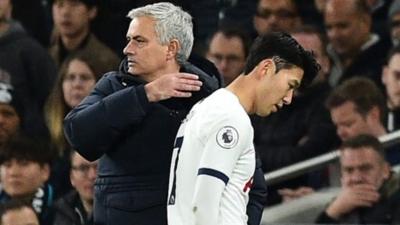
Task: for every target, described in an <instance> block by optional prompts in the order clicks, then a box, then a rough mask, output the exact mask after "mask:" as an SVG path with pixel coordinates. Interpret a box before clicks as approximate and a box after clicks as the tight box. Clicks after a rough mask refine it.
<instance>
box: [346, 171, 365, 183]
mask: <svg viewBox="0 0 400 225" xmlns="http://www.w3.org/2000/svg"><path fill="white" fill-rule="evenodd" d="M349 176H350V184H362V183H364V182H363V181H364V179H363V176H362V174H361V173H360V171H359V170H357V169H356V170H354V171H353V172H352V173H351V174H350V175H349Z"/></svg>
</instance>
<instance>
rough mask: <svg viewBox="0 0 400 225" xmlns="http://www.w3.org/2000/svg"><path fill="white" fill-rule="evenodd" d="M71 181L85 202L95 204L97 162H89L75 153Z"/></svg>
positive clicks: (72, 160) (72, 161)
mask: <svg viewBox="0 0 400 225" xmlns="http://www.w3.org/2000/svg"><path fill="white" fill-rule="evenodd" d="M71 166H72V169H71V173H70V179H71V184H72V186H73V187H74V188H75V189H76V190H77V191H78V193H79V196H80V197H81V199H82V200H83V201H86V202H93V192H94V181H95V179H96V176H97V162H89V161H87V160H86V159H84V158H83V157H82V156H80V155H79V154H78V153H74V155H73V156H72V159H71Z"/></svg>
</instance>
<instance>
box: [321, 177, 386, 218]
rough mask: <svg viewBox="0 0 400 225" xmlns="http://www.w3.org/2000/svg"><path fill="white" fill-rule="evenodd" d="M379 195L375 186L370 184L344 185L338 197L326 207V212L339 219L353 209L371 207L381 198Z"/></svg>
mask: <svg viewBox="0 0 400 225" xmlns="http://www.w3.org/2000/svg"><path fill="white" fill-rule="evenodd" d="M379 197H380V195H379V193H378V191H377V190H376V188H375V186H373V185H370V184H358V185H355V186H352V187H343V189H342V191H341V192H340V193H339V195H338V196H337V197H336V199H335V200H334V201H333V202H332V203H331V204H330V205H329V207H328V208H327V209H326V213H327V214H328V215H329V216H330V217H332V218H334V219H339V218H340V217H341V216H343V215H344V214H347V213H349V212H351V211H352V210H353V209H356V208H359V207H371V206H372V205H373V204H374V203H376V202H377V201H378V200H379Z"/></svg>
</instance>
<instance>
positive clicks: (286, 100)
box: [283, 89, 294, 105]
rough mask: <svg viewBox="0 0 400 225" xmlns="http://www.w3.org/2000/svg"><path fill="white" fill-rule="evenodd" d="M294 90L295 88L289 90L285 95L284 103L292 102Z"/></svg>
mask: <svg viewBox="0 0 400 225" xmlns="http://www.w3.org/2000/svg"><path fill="white" fill-rule="evenodd" d="M293 92H294V90H293V89H291V90H289V91H288V93H287V94H286V95H285V97H283V104H285V105H289V104H290V103H292V98H293Z"/></svg>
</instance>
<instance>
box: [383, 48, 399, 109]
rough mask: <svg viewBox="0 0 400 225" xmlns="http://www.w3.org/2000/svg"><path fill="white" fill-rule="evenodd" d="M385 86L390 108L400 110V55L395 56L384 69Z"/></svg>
mask: <svg viewBox="0 0 400 225" xmlns="http://www.w3.org/2000/svg"><path fill="white" fill-rule="evenodd" d="M382 81H383V84H384V85H385V87H386V95H387V97H388V102H389V108H391V109H397V108H400V54H395V55H393V57H392V58H391V59H390V60H389V63H388V65H387V66H385V67H384V69H383V75H382Z"/></svg>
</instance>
